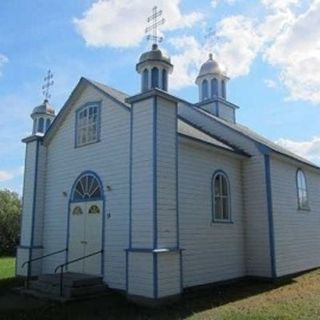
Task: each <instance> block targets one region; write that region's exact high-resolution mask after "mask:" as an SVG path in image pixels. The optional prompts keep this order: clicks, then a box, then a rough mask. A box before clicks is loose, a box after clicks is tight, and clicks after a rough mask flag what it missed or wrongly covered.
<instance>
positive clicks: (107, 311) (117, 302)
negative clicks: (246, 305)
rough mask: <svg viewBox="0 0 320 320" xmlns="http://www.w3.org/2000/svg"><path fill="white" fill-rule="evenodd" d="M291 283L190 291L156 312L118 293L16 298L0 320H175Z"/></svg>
mask: <svg viewBox="0 0 320 320" xmlns="http://www.w3.org/2000/svg"><path fill="white" fill-rule="evenodd" d="M19 281H20V282H19ZM293 282H294V281H293V280H292V279H286V280H282V281H281V282H277V283H268V282H261V281H259V282H258V281H256V280H255V281H253V280H240V281H238V282H235V283H229V284H224V285H216V286H212V287H207V288H199V289H198V290H189V291H188V292H186V293H184V294H183V296H182V298H181V299H180V300H179V301H178V302H176V303H174V304H172V305H169V306H163V307H161V308H157V309H150V308H146V307H141V306H137V305H135V304H133V303H130V302H128V301H127V300H126V298H125V297H124V296H123V295H122V294H119V293H112V294H110V295H108V296H106V297H101V298H98V299H93V300H86V301H78V302H72V303H68V304H55V303H49V302H46V303H43V302H41V303H40V301H39V300H36V299H32V298H28V299H29V300H28V302H27V305H28V308H27V309H24V308H23V307H22V308H21V307H19V301H20V302H21V305H25V304H26V301H23V299H27V298H23V297H20V296H18V297H16V298H15V299H16V300H17V302H16V303H17V305H16V308H14V309H11V310H10V311H9V310H7V311H4V310H2V311H1V309H0V319H19V320H20V319H41V320H45V319H72V320H77V319H90V320H91V319H93V320H96V319H97V320H100V319H110V320H111V319H116V320H122V319H130V320H134V319H137V320H138V319H139V320H147V319H159V320H162V319H176V320H178V319H184V318H187V317H188V316H191V315H194V314H196V313H198V312H202V311H205V310H210V309H214V308H216V307H218V306H222V305H225V304H228V303H231V302H234V301H239V300H242V299H245V298H248V297H252V296H255V295H259V294H262V293H265V292H268V291H270V290H273V289H276V288H279V287H284V286H286V285H289V284H292V283H293ZM17 284H18V285H21V280H19V279H7V280H0V293H1V292H4V291H6V292H7V293H8V289H9V288H10V287H13V286H16V285H17ZM9 292H10V291H9ZM8 294H9V293H8ZM11 295H12V293H11ZM0 299H1V295H0ZM19 299H20V300H19ZM0 305H1V304H0Z"/></svg>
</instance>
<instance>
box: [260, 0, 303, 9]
mask: <svg viewBox="0 0 320 320" xmlns="http://www.w3.org/2000/svg"><path fill="white" fill-rule="evenodd" d="M299 1H300V0H262V1H261V2H262V4H263V5H264V6H266V7H267V8H269V9H273V10H287V9H288V8H289V7H291V6H294V5H298V4H299Z"/></svg>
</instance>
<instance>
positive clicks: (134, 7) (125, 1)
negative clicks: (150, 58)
mask: <svg viewBox="0 0 320 320" xmlns="http://www.w3.org/2000/svg"><path fill="white" fill-rule="evenodd" d="M179 4H180V0H156V1H143V0H98V1H96V2H94V3H93V4H92V6H91V7H90V8H89V10H87V11H86V12H84V14H83V17H82V18H74V20H73V22H74V24H75V26H76V28H77V30H78V31H79V32H80V34H81V35H82V37H83V38H84V39H85V41H86V44H87V45H89V46H94V47H102V46H110V47H130V46H136V45H138V44H139V42H140V41H141V40H142V39H143V37H144V29H145V26H146V15H147V14H150V15H151V13H152V11H151V10H152V7H153V6H154V5H158V6H159V8H161V9H162V10H163V16H164V17H165V19H166V23H165V25H164V26H163V28H162V30H174V29H179V28H189V27H191V26H193V25H194V24H195V23H196V22H199V21H200V20H201V19H202V18H203V15H202V14H201V13H200V12H192V13H190V14H183V13H182V12H181V10H180V7H179Z"/></svg>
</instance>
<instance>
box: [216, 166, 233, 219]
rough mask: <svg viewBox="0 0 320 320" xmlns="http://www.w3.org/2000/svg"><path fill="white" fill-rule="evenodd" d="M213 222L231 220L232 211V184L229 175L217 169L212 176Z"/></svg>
mask: <svg viewBox="0 0 320 320" xmlns="http://www.w3.org/2000/svg"><path fill="white" fill-rule="evenodd" d="M212 193H213V194H212V197H213V201H212V203H213V208H212V210H213V222H229V221H230V220H231V213H230V186H229V180H228V177H227V175H226V174H225V173H224V172H222V171H217V172H216V173H215V174H214V175H213V178H212Z"/></svg>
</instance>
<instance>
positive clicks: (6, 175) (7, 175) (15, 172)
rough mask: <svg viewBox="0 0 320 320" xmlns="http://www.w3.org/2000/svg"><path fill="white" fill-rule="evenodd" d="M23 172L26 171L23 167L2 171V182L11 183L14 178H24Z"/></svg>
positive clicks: (0, 176) (0, 173)
mask: <svg viewBox="0 0 320 320" xmlns="http://www.w3.org/2000/svg"><path fill="white" fill-rule="evenodd" d="M23 171H24V168H23V167H19V168H16V169H10V170H0V182H4V181H9V180H12V179H13V178H16V177H19V176H22V175H23Z"/></svg>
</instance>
